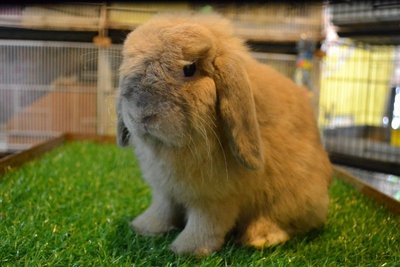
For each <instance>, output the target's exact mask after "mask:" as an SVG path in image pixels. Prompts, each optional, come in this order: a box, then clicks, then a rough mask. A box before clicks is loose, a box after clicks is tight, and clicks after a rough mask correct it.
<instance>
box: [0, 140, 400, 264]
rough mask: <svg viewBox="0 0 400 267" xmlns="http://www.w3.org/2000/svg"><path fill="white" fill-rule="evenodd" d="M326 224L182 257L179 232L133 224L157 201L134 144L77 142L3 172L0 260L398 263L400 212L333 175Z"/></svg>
mask: <svg viewBox="0 0 400 267" xmlns="http://www.w3.org/2000/svg"><path fill="white" fill-rule="evenodd" d="M330 193H331V206H330V216H329V220H328V223H327V225H326V226H325V227H324V228H323V229H321V230H319V231H316V232H313V233H310V234H308V235H306V236H300V237H297V238H295V239H293V240H291V241H289V242H287V243H286V244H284V245H280V246H276V247H273V248H266V249H264V250H260V251H258V250H254V249H251V248H244V247H240V246H238V245H235V244H234V243H233V242H232V241H230V242H228V244H226V245H225V246H224V248H223V249H222V250H221V251H220V252H217V253H214V254H213V255H211V256H210V257H207V258H203V259H198V258H194V257H190V256H176V255H174V254H173V253H172V252H171V251H170V250H169V249H168V246H169V244H170V243H171V242H172V241H173V239H174V238H175V237H176V235H177V234H178V232H172V233H169V234H167V235H164V236H161V237H152V238H149V237H140V236H137V235H136V234H135V233H133V232H132V231H131V230H130V229H129V226H128V222H129V221H130V220H131V219H132V218H133V217H134V216H136V215H138V214H139V213H141V212H142V211H143V210H144V209H145V208H146V207H147V206H148V205H149V201H150V191H149V189H148V187H147V186H146V185H145V183H144V182H142V180H141V179H140V170H139V168H138V165H137V163H136V161H135V158H134V156H133V153H132V151H131V150H130V149H120V148H117V147H116V146H114V145H106V144H94V143H91V142H77V143H69V144H67V145H65V146H63V147H60V148H57V149H55V150H53V151H51V152H50V153H48V154H46V155H44V156H43V157H42V158H40V159H39V160H35V161H32V162H30V163H27V164H25V165H24V166H23V167H21V168H19V169H18V170H15V171H12V172H10V173H8V174H6V175H5V176H4V177H2V179H1V180H0V266H132V265H133V266H288V265H290V266H399V264H400V231H399V230H400V219H399V217H396V216H394V215H391V214H390V213H388V212H387V211H386V210H385V209H383V208H381V207H378V206H377V205H376V204H375V203H374V202H373V201H370V200H369V199H366V198H365V197H363V196H362V195H360V194H359V193H358V192H356V191H355V190H353V189H352V188H351V187H350V186H348V185H346V184H344V183H343V182H340V181H337V180H335V181H334V183H333V185H332V187H331V190H330Z"/></svg>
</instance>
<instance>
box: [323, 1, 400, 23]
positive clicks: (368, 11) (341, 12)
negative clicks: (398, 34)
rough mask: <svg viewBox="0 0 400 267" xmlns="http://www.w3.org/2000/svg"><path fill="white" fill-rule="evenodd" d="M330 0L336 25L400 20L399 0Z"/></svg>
mask: <svg viewBox="0 0 400 267" xmlns="http://www.w3.org/2000/svg"><path fill="white" fill-rule="evenodd" d="M331 2H332V3H330V10H331V15H332V21H333V23H334V24H336V25H350V24H359V23H370V22H372V23H377V22H392V21H399V20H400V2H399V1H397V0H374V1H371V0H370V1H346V2H337V1H331Z"/></svg>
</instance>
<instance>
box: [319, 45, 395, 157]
mask: <svg viewBox="0 0 400 267" xmlns="http://www.w3.org/2000/svg"><path fill="white" fill-rule="evenodd" d="M395 55H396V47H395V46H371V45H366V44H347V43H333V44H329V47H328V49H327V57H326V58H325V60H324V62H323V64H322V71H321V73H322V76H321V91H320V105H319V108H320V114H319V123H320V126H321V128H322V131H323V137H324V143H325V146H326V148H327V150H328V151H329V152H330V153H339V154H341V155H350V156H354V157H356V158H364V159H370V160H376V161H379V162H391V163H397V164H398V163H400V147H399V145H398V144H396V142H394V139H393V134H394V130H393V129H392V128H391V126H390V123H388V122H387V121H386V120H385V117H387V114H388V113H389V112H392V111H390V110H388V103H389V101H392V100H390V97H389V96H390V92H391V90H392V88H393V86H394V85H393V83H392V82H393V73H394V71H395V68H396V64H397V63H396V60H395ZM348 163H349V164H351V162H348Z"/></svg>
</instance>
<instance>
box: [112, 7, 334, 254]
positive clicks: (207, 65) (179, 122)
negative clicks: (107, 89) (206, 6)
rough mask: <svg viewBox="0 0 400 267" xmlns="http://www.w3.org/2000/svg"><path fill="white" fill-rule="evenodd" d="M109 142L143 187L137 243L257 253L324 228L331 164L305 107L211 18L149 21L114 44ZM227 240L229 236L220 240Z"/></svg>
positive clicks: (304, 98)
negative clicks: (129, 161) (146, 203)
mask: <svg viewBox="0 0 400 267" xmlns="http://www.w3.org/2000/svg"><path fill="white" fill-rule="evenodd" d="M122 57H123V60H122V64H121V67H120V85H119V86H120V88H119V95H118V97H117V102H116V113H117V137H116V138H117V143H118V144H119V145H120V146H130V145H132V146H133V147H134V151H135V154H136V156H137V158H138V161H139V164H140V167H141V170H142V175H143V177H144V179H145V181H146V182H147V183H148V185H149V186H150V187H151V190H152V203H151V204H150V207H149V208H148V209H147V210H146V211H144V212H143V213H142V214H141V215H139V216H138V217H136V218H135V219H134V220H133V221H132V222H131V224H130V225H131V227H132V229H133V230H134V231H135V232H137V233H138V234H141V235H149V236H152V235H159V234H163V233H166V232H168V231H170V230H172V229H176V228H178V229H182V228H183V230H181V232H180V233H179V235H178V236H177V237H176V239H175V240H174V241H173V243H172V244H171V246H170V248H171V249H172V250H173V251H174V252H175V253H177V254H192V255H197V256H206V255H209V254H211V253H213V252H216V251H218V250H219V249H220V248H221V247H222V246H223V244H224V242H225V240H226V238H227V237H228V236H229V237H232V236H233V237H234V238H235V240H237V241H238V242H239V243H240V244H242V245H244V246H250V247H255V248H263V247H267V246H274V245H276V244H280V243H284V242H286V241H287V240H289V239H290V238H291V237H293V236H294V235H296V234H299V233H306V232H307V231H309V230H311V229H314V228H318V227H321V226H323V225H324V223H325V221H326V219H327V212H328V203H329V198H328V188H329V184H330V181H331V174H332V168H331V164H330V161H329V159H328V156H327V153H326V152H325V150H324V148H323V146H322V144H321V140H320V136H319V131H318V128H317V124H316V120H315V115H314V113H313V109H312V106H311V100H310V99H309V97H308V95H307V93H306V92H305V91H304V89H302V88H301V87H298V86H297V85H295V84H294V83H293V82H292V81H291V80H290V79H289V78H286V77H284V76H283V75H281V74H280V73H278V72H277V71H275V70H273V69H272V68H271V67H269V66H267V65H265V64H261V63H259V62H257V61H256V60H255V59H254V58H252V56H251V53H250V52H249V50H248V48H246V46H245V44H244V41H243V40H241V39H240V38H238V37H236V36H235V34H234V29H233V26H232V24H231V22H230V21H229V20H227V19H225V18H223V17H222V16H220V15H210V14H207V15H205V14H189V15H188V14H183V15H176V14H175V15H171V14H170V15H165V14H164V15H157V16H156V17H153V18H152V19H151V20H149V21H148V22H146V23H144V24H142V25H140V26H138V27H137V28H136V29H135V30H134V31H132V32H131V33H129V35H128V36H127V37H126V39H125V41H124V45H123V52H122ZM228 233H229V234H228Z"/></svg>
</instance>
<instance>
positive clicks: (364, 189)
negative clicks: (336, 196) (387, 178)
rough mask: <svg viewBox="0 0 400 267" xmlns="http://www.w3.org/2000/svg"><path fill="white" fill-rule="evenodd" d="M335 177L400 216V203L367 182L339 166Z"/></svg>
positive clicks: (335, 170) (335, 171)
mask: <svg viewBox="0 0 400 267" xmlns="http://www.w3.org/2000/svg"><path fill="white" fill-rule="evenodd" d="M334 175H335V177H337V178H339V179H340V180H342V181H344V182H346V183H348V184H350V185H352V186H353V187H354V188H355V189H357V190H358V191H360V192H361V193H362V194H363V195H365V196H367V197H369V198H372V199H374V200H375V201H376V202H378V203H379V204H382V205H383V206H385V207H386V208H387V209H388V210H389V211H391V212H392V213H394V214H396V215H400V201H397V200H396V199H394V198H392V197H390V196H388V195H386V194H384V193H382V192H380V191H379V190H377V189H375V188H374V187H372V186H370V185H369V184H367V183H366V182H364V181H362V180H361V179H360V178H357V177H356V176H354V175H352V174H350V173H349V172H348V171H345V170H344V169H342V168H340V167H338V166H334Z"/></svg>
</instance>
